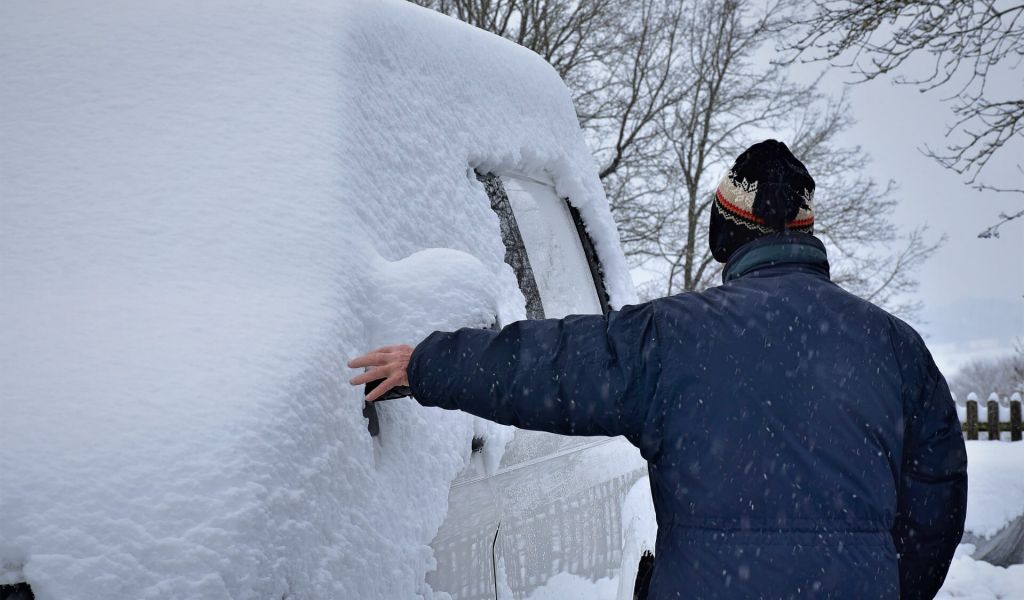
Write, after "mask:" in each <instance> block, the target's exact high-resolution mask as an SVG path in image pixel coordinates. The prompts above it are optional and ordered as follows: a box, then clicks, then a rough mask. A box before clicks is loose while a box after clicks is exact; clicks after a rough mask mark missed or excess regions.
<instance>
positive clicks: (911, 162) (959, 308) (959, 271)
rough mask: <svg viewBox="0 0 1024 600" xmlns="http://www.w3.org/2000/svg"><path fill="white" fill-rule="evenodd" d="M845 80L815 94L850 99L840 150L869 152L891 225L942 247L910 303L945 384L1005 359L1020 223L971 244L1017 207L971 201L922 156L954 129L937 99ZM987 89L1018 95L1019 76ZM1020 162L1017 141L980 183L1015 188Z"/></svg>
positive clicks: (1021, 252) (1013, 202) (985, 197)
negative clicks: (939, 240)
mask: <svg viewBox="0 0 1024 600" xmlns="http://www.w3.org/2000/svg"><path fill="white" fill-rule="evenodd" d="M815 70H820V67H816V68H815ZM801 71H809V70H808V69H807V67H803V68H801ZM1014 75H1015V76H1014ZM851 80H853V76H851V75H850V74H849V73H847V72H843V71H839V70H835V69H833V70H831V71H830V72H829V73H828V74H827V75H826V77H825V79H824V80H823V82H822V84H821V85H822V86H824V89H825V90H826V91H828V92H830V93H833V94H836V95H838V94H840V93H841V92H842V90H843V88H844V87H847V89H848V92H849V99H850V106H851V109H852V110H853V112H854V116H855V118H856V119H857V125H856V126H855V127H853V128H852V129H851V130H850V131H849V132H847V133H846V134H844V137H843V140H844V142H845V143H849V144H859V145H861V146H862V147H863V148H864V149H865V150H866V151H867V153H868V154H869V155H870V156H871V158H872V159H873V160H872V163H871V165H870V167H869V168H870V172H871V174H872V175H873V176H874V177H876V178H877V179H878V180H879V181H880V182H885V181H888V180H890V179H892V180H894V181H895V182H896V183H897V185H898V186H899V189H898V191H897V192H896V198H897V199H898V203H899V204H898V207H897V209H896V212H895V215H894V221H895V222H896V223H897V224H899V225H901V226H904V227H905V228H907V229H910V228H913V227H915V226H917V225H920V224H927V225H929V227H930V229H931V233H932V234H934V235H936V236H937V235H939V234H942V233H945V234H946V236H947V238H948V239H947V241H946V243H945V245H944V246H943V247H942V248H941V249H939V251H938V252H936V254H935V255H934V256H933V257H932V259H931V260H930V261H929V262H928V263H927V264H926V265H925V266H924V267H923V268H922V269H921V270H920V272H919V275H920V282H921V286H920V289H919V290H918V297H919V299H920V300H922V301H923V302H924V305H925V308H924V310H923V311H922V315H921V318H920V319H917V320H916V322H914V323H913V325H914V326H915V327H916V328H917V329H918V331H920V332H921V334H922V335H924V336H925V339H926V341H927V342H928V346H929V348H931V350H932V353H933V354H934V355H935V358H936V361H937V362H938V364H939V367H940V368H941V369H942V371H943V373H945V374H946V375H947V377H948V376H950V375H952V374H953V373H955V371H956V370H957V369H958V368H959V367H960V366H962V365H963V364H964V362H966V361H968V360H971V359H974V358H980V357H986V356H995V355H1005V354H1009V353H1011V352H1013V344H1014V341H1015V339H1016V338H1020V339H1021V341H1022V343H1024V219H1020V220H1017V221H1012V222H1010V223H1008V224H1006V225H1004V226H1003V228H1002V230H1001V237H1000V239H979V238H978V237H977V234H978V232H980V231H981V230H983V229H985V228H986V227H987V226H989V225H992V224H993V223H995V222H996V220H997V215H998V214H999V213H1000V212H1001V211H1014V212H1016V210H1019V209H1020V208H1021V207H1024V197H1022V196H1020V195H1016V196H1015V195H1013V194H1000V193H997V192H978V191H975V190H973V189H971V188H970V187H969V186H967V185H965V184H964V183H963V179H962V178H961V177H960V176H958V175H956V174H955V173H953V172H951V171H948V170H946V169H943V168H942V167H941V166H940V165H938V164H937V163H936V162H935V161H933V160H932V159H930V158H927V157H925V156H924V155H923V154H921V152H920V151H919V148H922V147H923V146H924V145H925V144H926V143H927V144H929V145H930V146H932V147H938V148H941V147H942V145H943V134H944V133H945V131H946V124H947V123H949V122H951V121H952V113H951V112H950V105H949V103H945V102H943V101H942V97H943V96H944V94H943V93H942V92H943V90H938V93H937V92H936V91H933V92H929V93H926V94H922V93H920V92H918V90H917V88H916V87H914V86H912V85H897V84H895V83H893V82H892V80H891V79H889V78H883V79H880V80H876V81H872V82H868V83H861V84H857V85H850V86H846V85H845V84H844V82H847V81H851ZM988 86H989V90H990V92H993V93H995V94H1002V95H1003V96H1008V97H1011V98H1013V97H1019V96H1020V92H1021V89H1024V83H1022V77H1021V73H1020V71H1019V70H1018V71H1017V72H1016V73H1014V72H1013V71H1008V72H1006V73H1003V74H1000V76H997V77H994V78H990V81H989V82H988ZM948 93H949V91H948V90H947V91H946V95H948ZM1022 162H1024V143H1022V141H1021V138H1020V137H1019V136H1018V137H1017V139H1016V141H1015V144H1014V145H1013V146H1012V147H1010V146H1007V147H1005V148H1004V150H1003V151H1002V154H1001V155H997V157H996V159H994V160H993V161H992V162H991V163H990V165H989V166H988V167H987V168H986V170H985V171H983V173H985V175H986V177H988V178H990V179H991V182H992V183H993V184H1001V185H1003V186H1016V187H1022V186H1024V181H1022V179H1024V177H1022V175H1021V174H1020V172H1019V171H1017V165H1018V164H1020V163H1022Z"/></svg>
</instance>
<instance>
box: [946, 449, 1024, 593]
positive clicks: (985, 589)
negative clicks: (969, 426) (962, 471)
mask: <svg viewBox="0 0 1024 600" xmlns="http://www.w3.org/2000/svg"><path fill="white" fill-rule="evenodd" d="M967 478H968V480H967V483H968V492H967V494H968V495H967V522H966V524H965V529H966V530H967V533H966V534H965V538H969V537H971V536H978V537H979V538H980V539H979V540H978V541H979V542H982V543H984V542H986V541H988V540H992V539H993V538H996V537H998V536H1001V535H1009V536H1010V537H1013V538H1014V539H1012V540H1010V542H1009V543H1011V544H1013V545H1014V546H1016V551H1015V553H1013V554H1014V556H1015V557H1017V558H1015V562H1020V557H1022V556H1024V536H1021V535H1019V534H1017V533H1016V531H1017V530H1021V527H1022V526H1024V442H995V441H969V442H967ZM977 550H978V547H977V544H972V543H964V544H961V546H960V548H959V549H958V550H957V556H956V558H954V559H953V564H952V566H951V567H950V569H949V575H948V576H947V578H946V583H945V585H943V587H942V590H941V591H940V592H939V595H938V598H971V599H976V600H991V599H996V598H998V599H1000V600H1002V599H1006V600H1019V599H1021V598H1024V564H1011V565H1009V566H1007V567H1000V566H994V565H992V564H990V563H988V562H985V561H982V560H975V558H972V555H975V556H976V553H977Z"/></svg>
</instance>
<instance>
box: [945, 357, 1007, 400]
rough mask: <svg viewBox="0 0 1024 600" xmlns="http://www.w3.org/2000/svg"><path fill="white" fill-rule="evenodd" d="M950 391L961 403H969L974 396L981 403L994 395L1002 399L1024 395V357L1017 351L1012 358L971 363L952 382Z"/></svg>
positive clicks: (951, 379)
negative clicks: (976, 395) (974, 395)
mask: <svg viewBox="0 0 1024 600" xmlns="http://www.w3.org/2000/svg"><path fill="white" fill-rule="evenodd" d="M949 388H950V389H951V390H952V391H953V393H955V394H956V398H957V400H958V401H959V402H964V401H966V400H967V394H970V393H971V392H974V393H975V394H978V399H979V400H980V401H982V402H984V401H985V400H986V399H987V398H988V395H989V394H991V393H992V392H996V393H998V394H1000V395H1001V396H1007V395H1010V394H1013V393H1014V392H1024V354H1022V353H1021V352H1020V351H1019V349H1018V352H1016V353H1015V354H1012V355H1009V356H1002V357H999V358H989V359H981V360H975V361H973V362H970V363H968V364H967V365H965V366H963V367H962V368H961V369H960V370H959V371H957V374H956V375H954V376H953V377H951V378H950V380H949Z"/></svg>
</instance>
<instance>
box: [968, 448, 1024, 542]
mask: <svg viewBox="0 0 1024 600" xmlns="http://www.w3.org/2000/svg"><path fill="white" fill-rule="evenodd" d="M1022 515H1024V443H1021V442H997V441H987V440H986V441H969V442H967V522H966V524H965V526H964V528H965V529H966V530H967V531H968V532H970V533H973V534H975V535H979V536H982V537H990V536H992V535H994V534H996V533H997V532H998V531H999V530H1000V529H1002V528H1003V527H1004V526H1006V524H1007V523H1009V522H1010V521H1011V520H1013V519H1015V518H1017V517H1020V516H1022Z"/></svg>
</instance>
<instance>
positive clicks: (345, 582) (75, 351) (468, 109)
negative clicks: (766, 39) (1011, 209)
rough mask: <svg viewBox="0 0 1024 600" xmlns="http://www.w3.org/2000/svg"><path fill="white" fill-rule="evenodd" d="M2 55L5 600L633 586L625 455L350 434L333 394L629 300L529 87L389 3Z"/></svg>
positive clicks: (96, 29) (37, 15) (37, 23)
mask: <svg viewBox="0 0 1024 600" xmlns="http://www.w3.org/2000/svg"><path fill="white" fill-rule="evenodd" d="M0 57H2V59H0V81H3V85H0V107H3V108H2V110H0V338H2V339H3V340H4V341H3V344H2V345H0V425H2V426H0V474H2V483H0V596H3V595H7V596H11V597H13V596H14V595H15V594H24V595H27V594H29V593H30V592H29V589H30V590H31V593H32V594H34V596H35V598H38V599H39V600H57V599H59V600H75V599H95V598H111V599H114V598H126V599H127V598H131V599H133V600H134V599H145V598H151V599H157V598H210V599H221V598H233V599H259V600H265V599H267V598H282V599H314V600H315V599H341V598H388V599H390V598H409V597H417V596H423V597H431V596H432V594H433V593H434V592H448V593H449V594H451V596H452V597H453V598H494V597H501V598H520V599H521V598H528V597H534V598H537V597H541V596H542V595H543V594H545V593H549V594H555V593H556V592H554V591H553V590H556V589H557V587H558V586H559V585H562V584H564V583H565V582H566V581H567V580H568V579H571V578H576V579H578V580H581V581H582V580H584V579H585V580H588V582H590V583H591V584H592V585H594V586H607V587H611V586H615V585H619V584H618V583H616V580H615V579H614V576H615V575H617V574H619V573H620V569H621V570H622V573H624V575H623V577H624V579H626V580H629V579H630V577H629V576H628V575H629V568H630V567H629V565H630V564H635V560H636V558H637V556H638V555H637V552H638V549H639V548H641V547H642V546H643V545H644V544H648V543H649V538H650V537H651V535H650V532H649V529H650V527H649V524H648V525H645V524H644V523H646V521H645V519H647V518H648V517H647V516H645V515H648V513H649V511H647V513H645V512H644V510H643V505H644V502H647V500H645V499H644V494H643V492H644V480H643V479H641V478H642V477H643V476H644V475H645V470H644V463H643V461H642V460H641V459H640V457H639V454H638V453H637V452H636V450H635V449H633V448H632V447H631V446H629V444H628V443H627V442H625V441H624V440H623V439H621V438H615V439H603V438H601V439H571V438H562V437H557V436H551V435H546V434H541V433H536V432H525V431H514V430H512V429H510V428H507V427H502V426H499V425H496V424H493V423H488V422H486V421H483V420H480V419H477V418H475V417H471V416H469V415H466V414H463V413H458V412H451V411H443V410H440V409H425V408H422V407H420V406H419V405H417V404H416V403H415V401H413V400H412V399H409V398H401V399H395V400H389V401H386V402H382V403H380V404H378V405H376V406H374V407H373V408H366V407H364V403H363V401H362V398H361V394H360V393H359V391H358V390H355V389H353V388H351V387H350V386H348V385H347V379H348V378H349V377H350V376H351V375H352V373H351V372H350V371H348V370H346V369H345V368H344V364H345V361H346V359H348V358H351V357H353V356H356V355H357V354H359V353H361V352H363V351H365V350H366V349H369V348H372V347H375V346H380V345H384V344H389V343H415V342H416V341H418V340H419V339H421V338H422V337H424V336H425V335H427V334H428V333H430V332H431V331H433V330H435V329H452V328H456V327H463V326H480V327H487V326H494V325H495V324H497V325H502V324H506V323H509V322H512V321H515V320H518V319H523V318H538V317H541V316H544V317H559V316H563V315H566V314H570V313H583V312H591V313H598V312H601V311H607V310H609V309H611V308H617V307H620V306H622V305H624V304H627V303H630V302H632V301H634V300H635V296H634V292H633V289H632V286H631V283H630V280H629V275H628V270H627V267H626V262H625V259H624V257H623V255H622V251H621V249H620V247H619V242H618V235H617V233H616V230H615V226H614V223H613V221H612V219H611V215H610V211H609V208H608V203H607V200H606V198H605V196H604V193H603V190H602V188H601V184H600V181H599V179H598V177H597V171H596V167H595V165H594V163H593V159H592V157H591V155H590V154H589V152H588V150H587V148H586V145H585V144H584V141H583V137H582V133H581V131H580V129H579V126H578V123H577V120H576V115H575V112H574V110H573V107H572V103H571V100H570V97H569V94H568V91H567V89H566V88H565V85H564V84H563V83H562V82H561V80H560V79H559V77H558V75H557V74H556V73H555V72H554V70H553V69H552V68H551V67H550V66H549V65H547V64H546V63H545V62H544V61H543V60H542V59H540V58H539V57H538V56H536V55H535V54H533V53H532V52H529V51H527V50H525V49H523V48H521V47H519V46H516V45H514V44H512V43H510V42H508V41H505V40H502V39H500V38H498V37H496V36H493V35H490V34H488V33H486V32H483V31H480V30H477V29H475V28H472V27H469V26H467V25H465V24H462V23H459V22H457V21H455V20H452V19H449V18H447V17H444V16H441V15H438V14H436V13H433V12H431V11H428V10H425V9H422V8H420V7H417V6H414V5H411V4H409V3H406V2H403V1H401V0H342V1H336V2H323V1H322V0H300V1H299V2H295V3H287V4H281V3H257V4H253V3H250V2H243V1H241V0H222V1H220V2H217V3H212V4H202V5H194V4H189V3H180V2H166V3H130V2H121V1H118V0H101V1H99V2H93V3H88V4H87V5H86V4H82V3H77V2H72V1H70V0H61V1H56V2H45V3H40V2H34V1H32V0H10V1H8V2H4V3H2V4H0ZM371 428H372V429H374V430H375V433H376V435H371V432H370V431H369V430H368V429H371ZM630 490H633V491H632V492H630ZM627 496H628V497H627ZM629 498H632V500H630V499H629ZM638 499H639V500H638ZM624 503H625V504H627V505H629V506H631V507H633V508H630V510H628V511H626V512H625V513H624V512H623V505H624ZM637 506H639V507H641V508H640V509H636V507H637ZM648 516H649V515H648ZM624 522H625V525H623V523H624ZM624 548H626V551H624ZM622 564H626V565H627V567H626V568H625V569H622V568H621V567H620V565H622ZM634 568H635V567H634ZM627 587H628V588H630V589H631V581H627V582H626V583H624V584H622V586H621V588H622V589H626V588H627ZM545 590H546V592H545Z"/></svg>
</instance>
